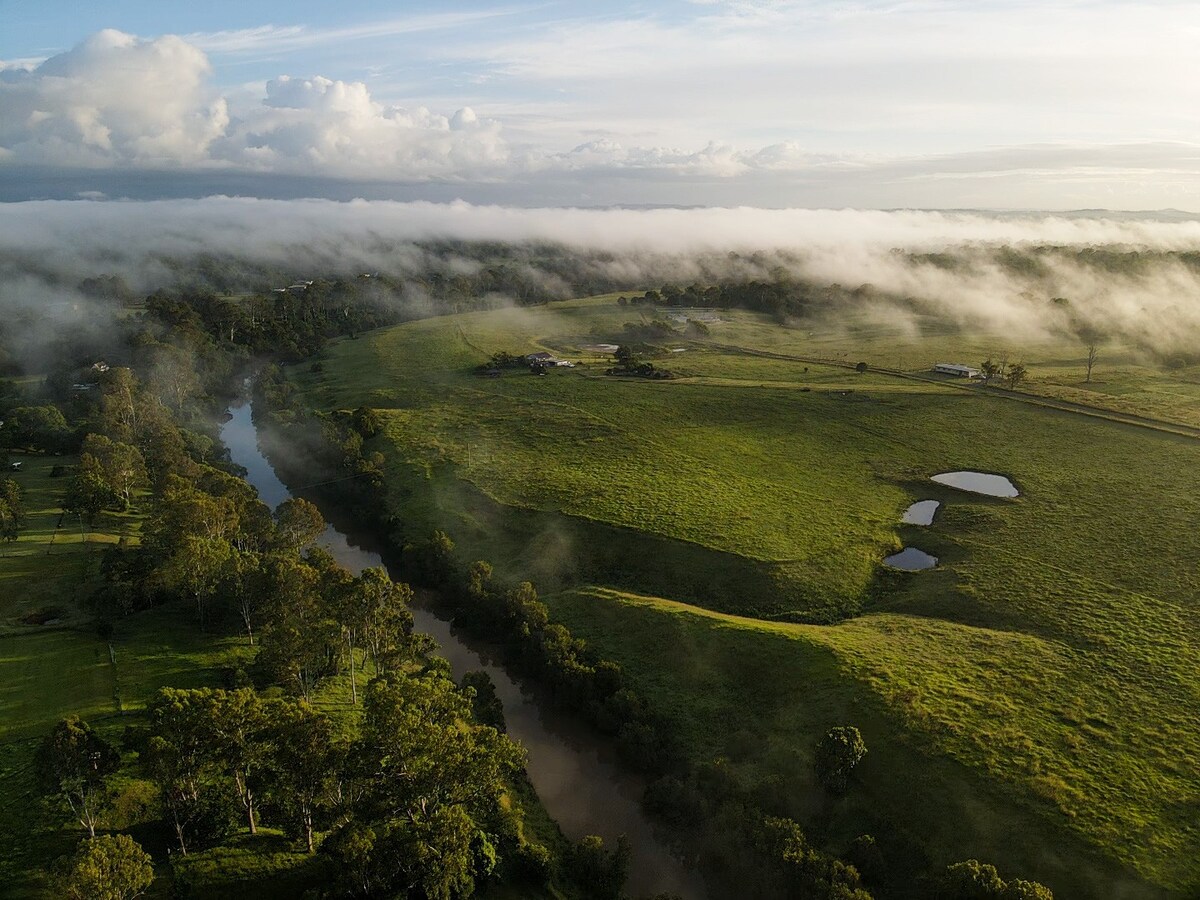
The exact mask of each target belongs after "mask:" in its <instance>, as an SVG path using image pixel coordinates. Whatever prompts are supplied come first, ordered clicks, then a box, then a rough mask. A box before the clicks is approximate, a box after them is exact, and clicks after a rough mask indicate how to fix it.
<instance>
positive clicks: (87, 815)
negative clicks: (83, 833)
mask: <svg viewBox="0 0 1200 900" xmlns="http://www.w3.org/2000/svg"><path fill="white" fill-rule="evenodd" d="M120 765H121V755H120V754H119V753H118V752H117V750H116V748H114V747H113V746H112V745H111V744H110V743H108V742H107V741H105V740H104V739H103V738H101V737H100V736H99V735H98V734H96V733H95V732H94V731H92V729H91V727H90V726H89V725H88V724H87V722H85V721H83V720H82V719H80V718H79V717H78V716H68V717H67V718H65V719H63V720H62V721H61V722H59V723H58V724H57V725H55V726H54V728H53V729H52V730H51V731H50V734H48V735H47V736H46V738H45V739H44V740H43V741H42V743H41V746H39V747H38V749H37V753H36V754H35V756H34V768H35V770H36V775H37V780H38V784H39V786H40V787H41V789H42V791H43V792H44V793H46V794H56V795H58V796H59V797H61V798H62V799H63V800H64V801H65V802H66V804H67V806H68V807H70V809H71V813H72V814H73V815H74V816H75V818H77V819H78V820H79V824H81V825H82V826H83V827H84V828H86V829H87V833H88V837H89V838H92V837H95V836H96V818H97V815H98V814H99V810H100V806H101V803H102V800H103V796H104V783H105V779H107V778H108V776H109V775H111V774H112V773H113V772H115V771H116V770H117V768H118V767H119V766H120Z"/></svg>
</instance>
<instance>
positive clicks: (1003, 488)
mask: <svg viewBox="0 0 1200 900" xmlns="http://www.w3.org/2000/svg"><path fill="white" fill-rule="evenodd" d="M933 480H934V481H936V482H937V483H938V484H944V485H946V486H947V487H952V488H958V489H959V490H960V491H970V492H971V493H973V494H987V495H988V496H989V497H1016V496H1018V495H1019V494H1020V493H1021V492H1020V491H1018V490H1017V486H1016V485H1015V484H1013V483H1012V482H1011V481H1009V480H1008V479H1007V478H1005V477H1004V476H1003V475H988V474H987V473H986V472H943V473H942V474H941V475H934V476H933Z"/></svg>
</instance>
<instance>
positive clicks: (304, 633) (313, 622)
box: [258, 554, 341, 700]
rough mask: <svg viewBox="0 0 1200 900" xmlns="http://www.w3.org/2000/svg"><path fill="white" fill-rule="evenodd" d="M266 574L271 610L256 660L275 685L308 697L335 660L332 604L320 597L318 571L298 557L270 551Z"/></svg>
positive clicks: (337, 633) (336, 631)
mask: <svg viewBox="0 0 1200 900" xmlns="http://www.w3.org/2000/svg"><path fill="white" fill-rule="evenodd" d="M326 555H327V554H326ZM265 574H266V578H267V583H268V588H267V604H268V606H269V612H268V615H267V624H266V627H265V628H264V629H263V633H262V651H261V652H260V653H259V656H258V664H259V665H261V666H262V667H263V669H264V670H265V671H267V672H268V673H270V675H271V677H272V678H273V679H275V681H276V682H277V683H278V684H281V685H284V686H285V687H289V688H291V689H293V690H295V691H296V692H298V693H299V694H300V696H302V697H304V698H305V699H306V700H308V699H311V698H312V692H313V690H314V688H315V687H316V686H317V684H318V682H319V681H320V680H321V679H322V678H324V677H325V676H326V675H327V674H329V672H330V671H331V670H332V666H333V663H334V662H335V661H336V657H337V648H338V646H339V644H340V638H341V627H340V625H339V624H338V623H337V622H336V621H335V620H334V619H333V615H334V613H336V612H337V609H336V605H335V604H334V603H330V602H327V601H326V599H325V597H323V596H322V591H321V590H320V588H321V585H320V580H319V572H318V570H317V569H316V568H314V566H312V565H310V564H309V563H307V562H305V561H304V560H302V559H300V558H298V557H295V556H284V555H279V554H276V555H274V556H272V557H271V558H270V559H269V562H268V565H267V571H266V573H265Z"/></svg>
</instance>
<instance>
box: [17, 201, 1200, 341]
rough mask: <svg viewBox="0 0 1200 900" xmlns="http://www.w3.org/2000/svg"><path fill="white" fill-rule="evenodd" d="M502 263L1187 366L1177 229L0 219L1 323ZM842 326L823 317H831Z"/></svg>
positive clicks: (54, 215)
mask: <svg viewBox="0 0 1200 900" xmlns="http://www.w3.org/2000/svg"><path fill="white" fill-rule="evenodd" d="M497 263H499V264H502V265H503V266H504V267H505V269H506V271H507V272H508V273H509V275H508V276H506V277H507V278H508V280H510V281H518V282H520V283H521V284H523V285H534V286H535V289H533V290H529V291H526V292H525V294H524V295H518V294H517V293H516V292H515V291H510V290H509V289H508V288H507V287H506V286H505V282H504V280H503V279H501V282H500V286H499V287H496V288H491V289H490V290H493V291H496V292H498V293H497V294H496V296H494V297H491V298H490V301H489V302H491V303H492V304H493V305H494V304H495V303H500V302H511V303H514V304H525V303H530V302H540V301H541V300H545V299H552V298H560V297H567V296H571V295H573V294H579V293H586V292H596V291H601V290H629V291H633V290H645V289H647V288H652V287H659V286H660V285H663V284H664V283H676V284H680V285H688V284H693V283H699V284H701V285H705V284H713V283H717V282H730V281H750V280H759V281H772V282H780V281H785V282H794V283H795V284H797V285H798V286H799V285H803V286H804V289H805V290H811V289H812V287H813V286H820V285H839V286H840V287H841V288H842V289H843V290H842V291H841V292H840V293H839V294H838V296H839V297H843V298H845V297H849V298H852V302H853V303H854V304H855V306H856V309H855V312H856V313H857V314H860V315H862V314H866V315H869V316H872V317H876V318H878V319H880V320H881V321H887V322H889V323H890V324H892V325H894V326H896V327H898V328H899V329H900V331H901V332H902V333H903V332H904V331H906V330H907V331H911V332H912V333H913V334H914V335H915V334H917V333H919V323H920V322H921V321H922V320H925V319H927V318H928V317H930V316H933V317H936V318H938V319H941V320H944V321H946V322H947V323H953V324H957V325H960V326H962V327H964V328H980V329H987V330H990V331H999V332H1002V333H1005V334H1008V335H1012V336H1014V337H1026V338H1028V337H1037V336H1044V335H1049V334H1061V333H1069V334H1072V335H1079V334H1085V333H1090V332H1099V333H1102V334H1105V335H1111V336H1115V335H1121V336H1122V337H1124V338H1127V339H1130V340H1132V341H1133V342H1135V343H1138V344H1141V345H1142V346H1144V347H1145V348H1146V349H1147V350H1149V351H1151V352H1153V353H1155V354H1157V355H1160V356H1162V357H1164V358H1167V357H1171V356H1172V355H1173V354H1178V353H1188V354H1190V353H1191V352H1192V350H1191V348H1192V347H1194V346H1196V343H1197V342H1196V338H1197V337H1198V336H1200V221H1198V220H1196V219H1193V218H1189V217H1186V216H1183V215H1169V214H1146V215H1138V214H1104V213H1080V214H1074V215H1067V214H1035V213H1029V214H1014V213H1005V214H987V213H978V212H931V211H864V210H807V209H784V210H768V209H751V208H731V209H721V208H702V209H648V210H632V209H605V210H597V209H569V208H568V209H562V208H555V209H549V208H548V209H523V208H511V207H499V206H473V205H470V204H466V203H461V202H458V203H449V204H435V203H427V202H411V203H401V202H389V201H362V200H359V201H352V202H345V203H343V202H335V201H329V200H294V201H278V200H259V199H245V198H231V197H213V198H207V199H203V200H161V201H149V202H132V201H126V202H122V201H109V202H101V201H84V200H79V201H31V202H24V203H14V204H0V309H3V310H4V311H5V312H6V313H8V314H9V318H10V321H11V320H12V318H13V316H14V314H15V315H16V317H17V318H18V319H21V320H22V321H24V322H26V323H30V322H32V321H33V320H34V319H36V320H38V321H39V322H40V323H41V324H42V327H54V326H55V324H56V323H58V322H60V321H61V322H67V321H70V320H71V317H72V315H73V314H74V313H77V312H78V311H79V310H80V308H81V307H86V305H87V304H88V303H89V301H90V299H91V297H90V295H89V292H88V291H87V290H82V289H81V285H86V284H87V283H88V280H89V279H97V278H100V277H102V276H119V277H120V278H121V279H123V280H124V282H125V284H126V285H127V286H128V288H129V290H130V291H131V292H133V293H135V294H138V295H143V296H144V295H145V294H147V293H150V292H152V291H155V290H159V289H168V290H170V289H190V290H202V289H208V290H215V291H222V292H233V293H237V292H264V291H270V290H271V289H272V288H273V287H281V286H286V284H287V283H288V282H289V281H291V280H295V279H305V278H322V277H324V278H335V277H351V276H357V275H361V274H364V273H384V274H386V275H387V276H389V277H390V278H391V279H392V281H391V282H390V283H391V284H392V285H393V288H392V289H391V290H392V295H393V296H392V301H393V302H395V303H398V304H399V303H403V304H407V305H410V306H411V305H414V304H419V303H420V302H421V297H422V291H423V285H427V284H428V279H429V278H430V277H433V278H435V279H439V278H440V279H449V278H453V277H454V276H455V275H462V276H474V275H477V274H478V273H480V272H481V270H484V269H485V268H487V267H489V266H495V265H497ZM409 279H411V280H412V283H411V284H405V286H404V288H403V289H396V288H395V287H394V286H395V285H397V284H404V283H405V282H406V280H409ZM800 289H801V288H800V287H797V290H800ZM93 293H94V292H93ZM848 302H849V301H848ZM414 311H415V310H414ZM837 311H838V310H837V309H836V308H832V309H831V308H829V305H828V304H826V306H825V307H824V308H823V309H821V312H822V313H823V314H825V315H832V317H833V318H834V319H835V320H836V314H837ZM30 314H34V315H32V316H31V315H30Z"/></svg>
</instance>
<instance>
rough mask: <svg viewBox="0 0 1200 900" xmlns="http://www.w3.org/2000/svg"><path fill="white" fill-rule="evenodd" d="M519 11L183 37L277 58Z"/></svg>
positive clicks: (213, 48)
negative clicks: (314, 49)
mask: <svg viewBox="0 0 1200 900" xmlns="http://www.w3.org/2000/svg"><path fill="white" fill-rule="evenodd" d="M519 11H520V8H518V7H502V8H496V9H489V10H476V11H462V12H447V13H431V14H428V15H422V16H417V15H412V16H405V17H403V18H400V19H386V20H383V21H376V22H366V23H363V24H360V25H349V26H344V27H340V28H312V27H309V26H305V25H259V26H256V27H254V28H239V29H235V30H230V31H208V32H195V33H192V34H187V35H184V39H185V40H186V41H188V42H189V43H191V44H193V45H195V46H197V47H199V48H200V49H201V50H205V51H207V52H209V53H229V54H261V53H271V54H278V53H288V52H295V51H299V50H312V49H313V48H315V47H322V46H329V45H339V46H340V45H344V44H346V43H347V42H350V41H361V40H370V39H375V38H389V37H398V36H400V35H408V34H421V33H424V32H430V31H445V30H447V29H454V28H462V27H464V26H466V25H470V24H473V23H476V22H483V21H487V20H490V19H497V18H502V17H505V16H511V15H514V14H515V13H517V12H519Z"/></svg>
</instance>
